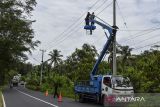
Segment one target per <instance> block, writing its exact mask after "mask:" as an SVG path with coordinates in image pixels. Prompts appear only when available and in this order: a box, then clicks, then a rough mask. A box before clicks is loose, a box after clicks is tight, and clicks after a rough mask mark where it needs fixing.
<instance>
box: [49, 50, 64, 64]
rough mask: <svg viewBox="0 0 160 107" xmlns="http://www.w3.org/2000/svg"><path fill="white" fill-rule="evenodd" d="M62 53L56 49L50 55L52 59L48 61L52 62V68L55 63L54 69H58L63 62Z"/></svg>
mask: <svg viewBox="0 0 160 107" xmlns="http://www.w3.org/2000/svg"><path fill="white" fill-rule="evenodd" d="M60 52H61V51H58V50H57V49H54V50H53V51H51V52H50V53H49V54H48V55H49V56H50V59H48V61H50V65H51V66H52V64H53V63H54V67H56V66H57V65H58V64H59V63H60V62H61V61H62V59H61V57H63V55H61V54H60Z"/></svg>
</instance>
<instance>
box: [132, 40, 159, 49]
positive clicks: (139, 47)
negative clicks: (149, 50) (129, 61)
mask: <svg viewBox="0 0 160 107" xmlns="http://www.w3.org/2000/svg"><path fill="white" fill-rule="evenodd" d="M158 43H160V41H158V42H155V43H152V44H148V45H144V46H141V47H137V48H135V49H133V50H139V49H142V48H145V47H148V46H153V45H155V44H158Z"/></svg>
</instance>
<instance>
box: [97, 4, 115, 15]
mask: <svg viewBox="0 0 160 107" xmlns="http://www.w3.org/2000/svg"><path fill="white" fill-rule="evenodd" d="M112 3H113V2H111V3H110V4H108V5H107V6H106V7H104V8H103V9H102V10H101V11H100V12H98V13H97V16H98V15H99V14H101V13H102V12H103V11H104V10H105V9H107V8H108V7H109V6H111V5H112Z"/></svg>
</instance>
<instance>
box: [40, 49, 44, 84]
mask: <svg viewBox="0 0 160 107" xmlns="http://www.w3.org/2000/svg"><path fill="white" fill-rule="evenodd" d="M40 51H41V52H42V61H41V76H40V85H41V84H42V72H43V56H44V52H45V50H40Z"/></svg>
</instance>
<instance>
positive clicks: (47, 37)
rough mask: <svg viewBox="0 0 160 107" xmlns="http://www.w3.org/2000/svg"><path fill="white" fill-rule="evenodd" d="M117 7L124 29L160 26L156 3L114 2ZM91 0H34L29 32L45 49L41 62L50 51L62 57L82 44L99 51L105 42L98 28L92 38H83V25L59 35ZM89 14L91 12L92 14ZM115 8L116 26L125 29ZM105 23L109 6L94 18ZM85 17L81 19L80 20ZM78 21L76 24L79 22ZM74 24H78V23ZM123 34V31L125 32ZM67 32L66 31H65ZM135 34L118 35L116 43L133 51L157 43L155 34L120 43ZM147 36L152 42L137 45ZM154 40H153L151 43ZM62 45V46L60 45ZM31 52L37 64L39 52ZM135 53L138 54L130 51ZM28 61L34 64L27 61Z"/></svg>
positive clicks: (149, 0) (157, 0)
mask: <svg viewBox="0 0 160 107" xmlns="http://www.w3.org/2000/svg"><path fill="white" fill-rule="evenodd" d="M104 1H105V0H99V3H98V4H97V5H96V6H95V7H94V8H93V9H92V10H95V9H96V8H97V7H99V6H100V5H101V4H102V3H103V2H104ZM111 1H112V0H108V1H107V2H106V3H105V4H104V5H103V6H102V7H100V8H99V9H98V10H97V11H96V12H95V13H98V12H100V11H101V10H102V9H103V8H104V7H105V6H107V5H108V4H109V3H110V2H111ZM117 1H118V3H119V6H120V10H121V12H122V13H123V16H124V18H125V21H126V23H127V27H128V29H148V28H151V27H155V26H158V25H159V23H160V6H159V5H160V0H117ZM94 2H95V0H37V3H38V4H37V7H36V9H35V11H34V12H33V19H35V20H36V23H34V25H33V28H34V29H35V39H38V40H40V41H41V42H42V44H41V45H40V46H39V48H42V49H47V52H46V55H45V60H46V59H47V58H48V56H47V54H48V52H49V51H50V50H52V49H59V50H61V51H62V54H63V55H64V56H65V57H66V56H68V55H70V54H71V52H73V51H74V49H75V48H80V47H81V46H82V45H83V43H90V44H93V45H95V46H96V47H97V49H101V48H102V47H103V45H104V43H105V41H106V37H105V36H104V33H103V30H102V29H101V28H100V27H98V26H97V27H98V28H97V29H96V31H94V34H93V36H89V35H86V31H85V30H84V29H83V26H84V23H82V24H80V25H77V27H75V26H74V27H73V28H72V29H73V30H77V29H78V31H75V32H73V33H71V34H69V35H67V34H68V33H67V32H66V33H64V35H61V36H58V35H59V34H61V33H62V32H63V31H64V30H65V29H66V28H67V27H68V26H69V25H71V24H72V23H73V22H75V21H76V20H77V19H78V18H79V17H80V16H81V15H82V14H83V13H84V12H86V11H87V9H89V8H90V7H91V5H92V4H93V3H94ZM92 10H91V11H92ZM119 13H120V11H119V8H117V25H118V27H119V28H120V29H126V28H125V26H124V21H123V19H122V17H121V16H120V14H119ZM98 16H99V17H100V18H102V19H104V20H105V21H106V22H108V23H110V24H111V25H112V6H110V7H109V8H108V9H106V10H105V11H103V12H102V13H101V14H99V15H98ZM84 17H85V16H84ZM84 17H83V18H81V20H80V21H82V20H83V19H84ZM80 21H79V22H80ZM79 22H78V23H79ZM126 30H127V29H126ZM69 32H70V31H69ZM135 33H137V32H135V31H134V32H133V31H130V32H127V31H118V33H117V41H118V42H119V43H121V44H124V45H130V44H134V47H139V46H143V45H145V44H149V43H153V42H154V41H155V42H156V40H158V39H160V38H159V37H155V35H157V34H158V33H159V31H155V32H154V33H151V34H148V35H145V36H141V37H138V38H135V39H133V40H130V41H127V42H124V43H123V42H122V41H124V40H126V39H127V38H130V37H131V35H133V36H135V35H134V34H135ZM150 36H153V39H151V40H148V41H145V42H144V43H141V44H140V43H138V41H142V40H144V39H146V38H148V37H150ZM154 38H155V39H154ZM61 42H62V43H61ZM39 48H38V49H37V51H34V52H33V57H35V58H36V59H38V60H39V61H40V60H41V53H40V51H39ZM134 52H135V53H136V52H138V51H134ZM29 58H30V60H32V61H33V62H34V63H37V62H35V61H34V60H33V59H31V57H29Z"/></svg>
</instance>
